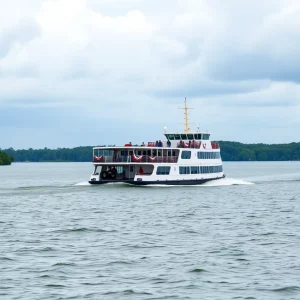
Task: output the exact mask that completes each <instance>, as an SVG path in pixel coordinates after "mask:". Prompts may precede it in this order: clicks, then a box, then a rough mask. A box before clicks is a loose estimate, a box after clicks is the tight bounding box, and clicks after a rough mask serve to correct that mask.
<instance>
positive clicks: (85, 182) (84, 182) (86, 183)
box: [74, 181, 91, 186]
mask: <svg viewBox="0 0 300 300" xmlns="http://www.w3.org/2000/svg"><path fill="white" fill-rule="evenodd" d="M74 185H75V186H78V185H80V186H88V185H91V184H90V183H89V182H88V181H83V182H79V183H76V184H74Z"/></svg>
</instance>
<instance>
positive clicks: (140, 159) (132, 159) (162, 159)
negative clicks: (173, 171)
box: [93, 155, 178, 163]
mask: <svg viewBox="0 0 300 300" xmlns="http://www.w3.org/2000/svg"><path fill="white" fill-rule="evenodd" d="M177 161H178V156H156V157H151V156H148V155H141V156H135V155H126V156H117V157H115V156H100V157H97V156H94V158H93V162H101V163H102V162H104V163H111V162H115V163H177Z"/></svg>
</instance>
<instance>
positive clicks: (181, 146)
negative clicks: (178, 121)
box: [179, 140, 183, 148]
mask: <svg viewBox="0 0 300 300" xmlns="http://www.w3.org/2000/svg"><path fill="white" fill-rule="evenodd" d="M179 147H180V148H183V141H182V140H180V142H179Z"/></svg>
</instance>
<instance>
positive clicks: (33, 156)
mask: <svg viewBox="0 0 300 300" xmlns="http://www.w3.org/2000/svg"><path fill="white" fill-rule="evenodd" d="M220 146H221V155H222V159H223V160H224V161H285V160H300V143H290V144H273V145H267V144H242V143H238V142H224V141H220ZM92 149H93V147H91V146H86V147H77V148H72V149H68V148H58V149H55V150H53V149H48V148H44V149H36V150H35V149H31V148H30V149H28V150H14V149H13V148H9V149H6V150H3V151H4V152H6V153H7V154H8V156H10V157H13V158H14V161H16V162H26V161H31V162H47V161H57V162H62V161H70V162H85V161H86V162H90V161H92V155H93V151H92ZM0 162H1V158H0ZM0 164H1V163H0Z"/></svg>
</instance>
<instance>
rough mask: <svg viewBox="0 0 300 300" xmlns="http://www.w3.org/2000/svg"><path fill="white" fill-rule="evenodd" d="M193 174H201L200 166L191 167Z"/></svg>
mask: <svg viewBox="0 0 300 300" xmlns="http://www.w3.org/2000/svg"><path fill="white" fill-rule="evenodd" d="M191 174H199V167H191Z"/></svg>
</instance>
